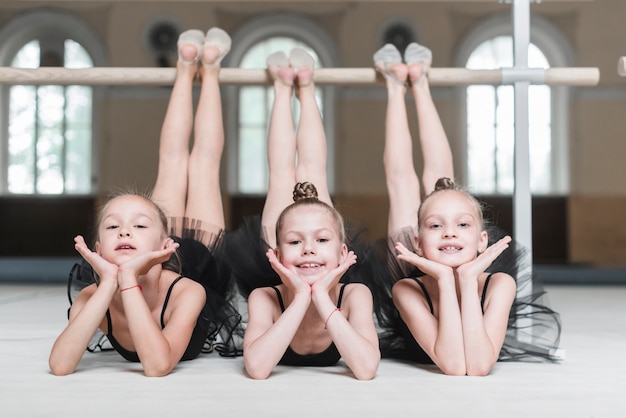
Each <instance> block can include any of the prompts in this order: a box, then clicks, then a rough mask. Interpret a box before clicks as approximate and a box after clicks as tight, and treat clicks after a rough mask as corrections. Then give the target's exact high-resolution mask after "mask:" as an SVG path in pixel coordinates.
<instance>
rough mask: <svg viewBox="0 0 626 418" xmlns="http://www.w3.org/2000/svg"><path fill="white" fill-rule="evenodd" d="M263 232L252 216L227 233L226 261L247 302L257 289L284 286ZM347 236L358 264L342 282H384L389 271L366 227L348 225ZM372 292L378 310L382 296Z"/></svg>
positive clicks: (258, 220)
mask: <svg viewBox="0 0 626 418" xmlns="http://www.w3.org/2000/svg"><path fill="white" fill-rule="evenodd" d="M261 230H262V226H261V217H260V216H259V215H257V216H251V217H248V218H246V219H245V220H244V222H243V224H242V225H241V226H240V227H239V228H238V229H236V230H234V231H230V232H227V233H226V238H225V240H224V241H225V244H224V253H225V259H226V260H227V263H228V264H229V266H230V269H231V271H232V273H233V277H234V278H235V281H236V286H237V288H238V289H239V292H240V293H241V295H242V297H243V298H244V299H247V298H248V296H249V295H250V293H251V292H252V291H253V290H254V289H256V288H259V287H268V286H276V285H279V284H281V283H282V282H281V280H280V277H279V276H278V274H277V273H276V272H275V271H274V270H273V269H272V266H271V265H270V263H269V261H268V259H267V256H266V255H265V254H266V252H267V250H268V249H269V248H270V247H269V244H268V243H267V241H266V239H265V238H264V236H263V234H262V233H261ZM346 237H347V238H346V241H347V242H346V245H347V246H348V249H349V250H352V251H354V253H355V254H356V256H357V261H356V263H355V264H354V265H352V266H351V267H350V268H349V269H348V271H346V273H345V274H344V275H343V277H342V278H341V279H340V280H339V281H340V283H363V284H365V285H367V286H368V287H369V285H370V283H375V282H380V281H382V279H383V277H386V274H387V271H386V269H385V267H384V265H383V264H382V263H381V262H380V257H379V256H378V255H377V254H376V251H375V248H374V246H373V245H372V244H371V243H370V242H369V241H367V239H366V230H365V228H362V227H361V226H359V225H357V224H356V223H354V222H346ZM374 276H378V277H376V278H375V277H374ZM370 290H372V289H371V288H370ZM372 293H373V299H374V306H375V310H376V307H377V306H380V305H381V303H382V302H381V301H380V300H379V297H378V294H376V293H374V292H372Z"/></svg>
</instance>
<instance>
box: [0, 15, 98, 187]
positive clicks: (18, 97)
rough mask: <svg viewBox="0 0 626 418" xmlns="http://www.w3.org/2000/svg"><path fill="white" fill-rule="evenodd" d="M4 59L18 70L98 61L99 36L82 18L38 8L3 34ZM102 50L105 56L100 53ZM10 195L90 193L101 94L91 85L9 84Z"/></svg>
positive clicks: (4, 173)
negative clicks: (96, 95) (96, 105)
mask: <svg viewBox="0 0 626 418" xmlns="http://www.w3.org/2000/svg"><path fill="white" fill-rule="evenodd" d="M0 42H2V43H1V44H0V48H1V55H0V63H1V65H5V66H12V67H18V68H38V67H43V66H54V67H67V68H85V67H92V66H94V64H95V63H94V58H93V56H92V54H91V53H90V52H89V51H88V50H87V48H86V45H92V46H93V45H94V44H96V42H95V41H94V37H93V36H92V35H91V33H90V32H89V31H88V30H87V29H86V28H85V27H84V26H83V25H82V24H81V23H80V22H79V21H78V20H77V19H74V18H73V17H71V16H69V15H67V14H61V13H56V12H52V11H43V12H33V13H30V14H27V15H24V16H20V17H19V18H17V19H15V20H14V21H12V22H11V23H10V24H9V25H7V27H6V28H5V29H4V30H3V31H2V32H0ZM96 55H98V54H96ZM0 93H1V96H2V103H4V104H6V105H5V106H3V107H2V108H1V114H0V119H1V120H3V121H5V122H4V123H3V124H2V126H3V130H2V132H1V133H0V139H1V144H0V145H1V152H0V155H1V156H2V159H1V160H0V180H1V181H0V190H1V192H2V194H20V195H62V194H66V195H81V194H82V195H85V194H91V193H92V191H93V190H92V187H93V185H92V183H93V178H94V176H93V171H94V170H93V164H92V161H93V157H92V149H93V143H94V138H93V114H94V109H93V96H94V91H93V88H92V87H89V86H58V85H41V86H33V85H14V86H3V88H2V90H1V91H0Z"/></svg>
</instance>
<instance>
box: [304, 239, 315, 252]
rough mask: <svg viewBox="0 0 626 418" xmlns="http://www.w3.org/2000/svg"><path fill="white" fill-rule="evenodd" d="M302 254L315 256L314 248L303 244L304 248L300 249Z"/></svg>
mask: <svg viewBox="0 0 626 418" xmlns="http://www.w3.org/2000/svg"><path fill="white" fill-rule="evenodd" d="M302 252H303V253H304V254H315V248H314V247H313V245H312V244H311V243H307V242H305V243H304V246H303V247H302Z"/></svg>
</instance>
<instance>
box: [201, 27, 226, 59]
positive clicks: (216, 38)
mask: <svg viewBox="0 0 626 418" xmlns="http://www.w3.org/2000/svg"><path fill="white" fill-rule="evenodd" d="M231 43H232V41H231V39H230V35H228V33H226V31H224V30H223V29H220V28H211V29H209V30H208V32H207V33H206V36H205V38H204V47H205V48H206V47H207V46H212V47H214V48H215V49H217V51H218V55H217V58H216V59H215V61H213V62H212V63H210V64H205V65H208V66H219V65H220V63H221V62H222V59H223V58H224V57H225V56H226V54H228V51H230V46H231Z"/></svg>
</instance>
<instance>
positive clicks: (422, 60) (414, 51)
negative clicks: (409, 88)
mask: <svg viewBox="0 0 626 418" xmlns="http://www.w3.org/2000/svg"><path fill="white" fill-rule="evenodd" d="M432 61H433V53H432V51H431V50H430V49H428V48H427V47H425V46H423V45H420V44H418V43H417V42H411V43H410V44H409V46H407V47H406V50H405V51H404V62H406V64H407V65H409V66H410V65H413V64H422V66H423V72H422V75H421V76H420V77H419V79H418V80H415V81H413V80H412V81H411V82H412V83H414V82H419V81H420V80H422V78H424V76H425V75H426V74H428V71H429V70H430V64H431V63H432Z"/></svg>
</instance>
